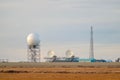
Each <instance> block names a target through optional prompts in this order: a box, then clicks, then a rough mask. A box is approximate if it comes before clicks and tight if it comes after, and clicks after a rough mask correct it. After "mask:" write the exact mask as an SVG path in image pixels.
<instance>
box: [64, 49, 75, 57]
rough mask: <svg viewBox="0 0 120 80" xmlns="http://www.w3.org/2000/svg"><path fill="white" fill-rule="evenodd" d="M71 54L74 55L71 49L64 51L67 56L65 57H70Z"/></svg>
mask: <svg viewBox="0 0 120 80" xmlns="http://www.w3.org/2000/svg"><path fill="white" fill-rule="evenodd" d="M72 56H74V53H73V52H72V51H71V50H67V51H66V57H67V58H70V57H72Z"/></svg>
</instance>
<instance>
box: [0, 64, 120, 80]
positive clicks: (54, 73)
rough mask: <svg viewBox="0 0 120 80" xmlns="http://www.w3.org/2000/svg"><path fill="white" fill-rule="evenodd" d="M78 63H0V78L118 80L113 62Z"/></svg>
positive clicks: (11, 79)
mask: <svg viewBox="0 0 120 80" xmlns="http://www.w3.org/2000/svg"><path fill="white" fill-rule="evenodd" d="M97 64H98V63H97ZM78 65H79V64H78ZM78 65H76V66H72V67H71V65H69V64H66V63H65V65H63V63H62V66H58V65H56V66H55V64H54V66H53V67H40V66H37V67H36V66H29V67H24V66H23V65H20V66H17V67H16V66H6V65H4V66H6V67H3V66H2V65H0V66H2V67H0V80H120V67H119V64H118V66H116V67H115V66H114V67H112V65H113V64H111V65H109V66H108V65H107V66H105V65H103V66H101V67H95V66H92V67H91V65H90V66H87V67H83V66H85V65H80V66H78ZM100 65H101V64H100ZM21 66H22V67H21ZM26 66H27V65H26ZM44 66H45V65H44ZM46 66H47V64H46ZM96 66H98V65H96Z"/></svg>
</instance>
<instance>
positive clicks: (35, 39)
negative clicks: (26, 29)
mask: <svg viewBox="0 0 120 80" xmlns="http://www.w3.org/2000/svg"><path fill="white" fill-rule="evenodd" d="M39 43H40V38H39V35H38V34H37V33H30V34H29V35H28V36H27V44H28V45H29V46H34V45H39Z"/></svg>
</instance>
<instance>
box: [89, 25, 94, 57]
mask: <svg viewBox="0 0 120 80" xmlns="http://www.w3.org/2000/svg"><path fill="white" fill-rule="evenodd" d="M93 43H94V42H93V27H92V26H91V31H90V54H89V58H90V59H94V48H93V47H94V45H93Z"/></svg>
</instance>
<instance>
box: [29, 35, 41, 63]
mask: <svg viewBox="0 0 120 80" xmlns="http://www.w3.org/2000/svg"><path fill="white" fill-rule="evenodd" d="M27 44H28V49H27V53H28V55H27V56H28V62H40V58H41V57H40V56H41V55H40V39H39V35H38V34H36V33H31V34H29V35H28V36H27Z"/></svg>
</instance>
